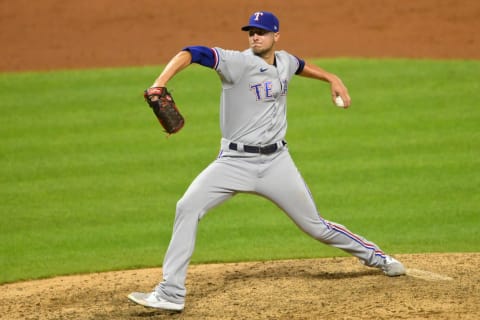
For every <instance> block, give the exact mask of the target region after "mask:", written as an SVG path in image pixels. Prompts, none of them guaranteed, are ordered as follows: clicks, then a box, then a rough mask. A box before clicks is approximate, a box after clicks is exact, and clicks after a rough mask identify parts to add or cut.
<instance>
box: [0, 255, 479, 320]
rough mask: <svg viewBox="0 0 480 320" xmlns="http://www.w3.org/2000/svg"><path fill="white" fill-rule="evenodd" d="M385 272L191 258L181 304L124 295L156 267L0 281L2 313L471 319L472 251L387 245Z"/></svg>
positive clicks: (333, 264)
mask: <svg viewBox="0 0 480 320" xmlns="http://www.w3.org/2000/svg"><path fill="white" fill-rule="evenodd" d="M396 257H397V258H399V259H400V260H402V262H404V263H405V265H406V267H407V273H408V275H407V276H402V277H397V278H389V277H386V276H384V275H383V274H382V273H380V272H379V271H378V270H376V269H371V268H366V267H364V266H362V265H360V264H359V263H358V261H357V260H356V259H355V258H333V259H310V260H287V261H272V262H250V263H234V264H212V265H196V266H191V268H190V270H189V274H188V281H187V286H188V290H189V292H188V300H187V303H186V308H185V310H184V311H183V312H182V313H173V312H166V311H159V310H155V309H148V308H144V307H141V306H138V305H135V304H133V303H131V302H130V301H128V300H127V298H126V296H127V294H128V293H130V292H131V291H149V290H151V289H152V287H153V286H154V285H155V284H156V283H157V281H158V280H159V279H160V278H161V269H159V268H155V269H144V270H130V271H119V272H107V273H97V274H90V275H81V276H68V277H58V278H53V279H46V280H38V281H31V282H23V283H14V284H7V285H3V286H0V301H1V304H0V314H1V315H2V316H5V315H8V319H12V320H13V319H22V320H25V319H76V320H82V319H117V320H122V319H129V320H132V319H309V320H310V319H480V310H479V308H478V305H479V303H480V296H479V292H480V272H479V269H478V266H479V265H480V253H468V254H416V255H397V256H396Z"/></svg>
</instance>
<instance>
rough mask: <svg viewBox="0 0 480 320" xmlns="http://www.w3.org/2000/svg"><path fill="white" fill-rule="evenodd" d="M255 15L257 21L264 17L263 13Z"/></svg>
mask: <svg viewBox="0 0 480 320" xmlns="http://www.w3.org/2000/svg"><path fill="white" fill-rule="evenodd" d="M254 15H255V21H259V20H260V16H263V12H255V13H254Z"/></svg>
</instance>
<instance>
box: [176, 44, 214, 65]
mask: <svg viewBox="0 0 480 320" xmlns="http://www.w3.org/2000/svg"><path fill="white" fill-rule="evenodd" d="M182 51H188V52H190V54H191V55H192V63H198V64H200V65H202V66H205V67H209V68H212V69H216V68H217V66H218V60H219V59H218V52H217V51H216V49H213V48H208V47H205V46H188V47H185V48H183V49H182Z"/></svg>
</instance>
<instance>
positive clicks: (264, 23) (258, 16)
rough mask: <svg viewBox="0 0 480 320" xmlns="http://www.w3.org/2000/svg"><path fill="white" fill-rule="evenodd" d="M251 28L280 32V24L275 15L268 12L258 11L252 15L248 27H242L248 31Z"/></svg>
mask: <svg viewBox="0 0 480 320" xmlns="http://www.w3.org/2000/svg"><path fill="white" fill-rule="evenodd" d="M251 28H259V29H263V30H267V31H271V32H278V31H280V23H279V22H278V19H277V17H275V15H274V14H273V13H271V12H267V11H258V12H255V13H254V14H252V16H251V17H250V20H248V25H246V26H244V27H242V30H243V31H248V30H250V29H251Z"/></svg>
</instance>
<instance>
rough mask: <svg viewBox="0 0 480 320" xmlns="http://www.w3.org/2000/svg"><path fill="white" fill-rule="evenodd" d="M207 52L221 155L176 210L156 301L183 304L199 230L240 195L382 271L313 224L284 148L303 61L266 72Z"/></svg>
mask: <svg viewBox="0 0 480 320" xmlns="http://www.w3.org/2000/svg"><path fill="white" fill-rule="evenodd" d="M210 50H211V51H209V52H207V51H205V50H204V51H203V53H205V52H207V53H206V55H207V56H208V59H207V60H208V61H209V62H208V63H203V64H204V65H207V66H209V67H211V68H213V69H214V70H216V71H217V73H218V74H219V76H220V79H221V82H222V95H221V101H220V125H221V130H222V141H221V152H220V155H219V156H218V158H217V159H216V160H215V161H213V162H212V163H211V164H210V165H209V166H208V167H207V168H206V169H205V170H204V171H202V172H201V173H200V174H199V175H198V176H197V177H196V178H195V180H194V181H193V182H192V184H191V185H190V186H189V187H188V189H187V191H186V192H185V194H184V195H183V197H182V198H181V199H180V200H179V201H178V203H177V208H176V216H175V223H174V229H173V234H172V238H171V241H170V244H169V247H168V250H167V252H166V255H165V258H164V263H163V281H162V282H161V283H160V284H159V285H158V286H157V287H156V288H155V290H156V291H157V293H158V294H159V295H160V296H161V297H163V298H164V299H166V300H168V301H172V302H175V303H184V300H185V295H186V289H185V278H186V275H187V268H188V264H189V262H190V258H191V256H192V254H193V250H194V247H195V239H196V233H197V227H198V222H199V221H200V220H201V219H202V217H203V216H204V215H205V214H206V213H207V212H208V211H209V210H210V209H212V208H213V207H215V206H217V205H219V204H220V203H222V202H224V201H226V200H228V199H230V198H231V197H233V196H234V195H235V194H237V193H239V192H246V193H250V194H257V195H260V196H262V197H265V198H267V199H269V200H271V201H272V202H273V203H275V204H276V205H277V206H278V207H279V208H281V209H282V210H283V211H284V212H285V213H286V214H287V215H288V216H289V217H290V218H291V219H292V221H293V222H294V223H295V224H296V225H297V226H298V227H299V228H300V229H301V230H303V231H304V232H305V233H307V234H309V235H310V236H311V237H313V238H314V239H317V240H319V241H321V242H323V243H325V244H328V245H331V246H333V247H336V248H339V249H342V250H345V251H346V252H348V253H350V254H352V255H354V256H356V257H358V258H359V259H360V260H361V261H362V262H364V263H365V264H366V265H368V266H374V267H379V266H381V265H382V264H384V263H385V262H384V260H385V254H384V253H383V252H382V251H381V250H380V249H379V247H378V246H377V245H375V244H374V243H372V242H369V241H367V240H365V239H364V238H362V237H360V236H359V235H356V234H353V233H352V232H350V231H349V230H348V229H346V228H345V227H344V226H342V225H339V224H336V223H332V222H330V221H327V220H325V219H323V218H322V217H321V216H320V214H319V213H318V211H317V208H316V206H315V203H314V201H313V198H312V196H311V194H310V191H309V189H308V187H307V186H306V184H305V182H304V180H303V178H302V176H301V174H300V172H299V170H298V169H297V167H296V166H295V164H294V162H293V160H292V158H291V157H290V153H289V152H288V148H287V146H286V143H285V142H284V138H285V134H286V130H287V117H286V115H287V99H286V97H287V93H288V83H289V82H290V80H291V79H292V76H293V75H294V74H295V73H296V72H297V71H298V70H299V68H300V66H301V64H302V63H303V61H301V60H299V59H298V58H296V57H295V56H293V55H291V54H289V53H287V52H285V51H277V52H276V53H275V64H274V65H269V64H267V63H266V62H265V61H264V60H263V59H262V58H259V57H257V56H255V55H254V54H252V52H251V51H250V50H246V51H243V52H239V51H229V50H223V49H221V48H214V49H210ZM252 223H254V222H252Z"/></svg>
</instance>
